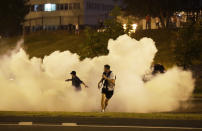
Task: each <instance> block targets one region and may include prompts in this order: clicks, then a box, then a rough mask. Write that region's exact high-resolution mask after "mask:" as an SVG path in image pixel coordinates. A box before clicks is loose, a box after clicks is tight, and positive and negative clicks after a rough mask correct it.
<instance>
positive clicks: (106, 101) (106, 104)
mask: <svg viewBox="0 0 202 131" xmlns="http://www.w3.org/2000/svg"><path fill="white" fill-rule="evenodd" d="M108 103H109V100H108V99H105V108H104V109H106V108H107V106H108Z"/></svg>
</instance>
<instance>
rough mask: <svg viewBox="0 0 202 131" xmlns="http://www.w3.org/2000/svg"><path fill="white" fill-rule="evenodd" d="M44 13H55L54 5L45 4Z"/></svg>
mask: <svg viewBox="0 0 202 131" xmlns="http://www.w3.org/2000/svg"><path fill="white" fill-rule="evenodd" d="M44 7H45V8H44V11H56V4H50V3H48V4H45V6H44Z"/></svg>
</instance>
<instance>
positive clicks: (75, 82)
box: [65, 71, 88, 91]
mask: <svg viewBox="0 0 202 131" xmlns="http://www.w3.org/2000/svg"><path fill="white" fill-rule="evenodd" d="M70 74H71V75H72V79H67V80H65V81H66V82H69V81H72V86H74V87H75V89H76V91H81V84H83V85H84V86H85V87H86V88H88V86H87V85H86V84H85V83H84V82H83V81H81V80H80V78H79V77H78V76H77V75H76V71H72V72H71V73H70Z"/></svg>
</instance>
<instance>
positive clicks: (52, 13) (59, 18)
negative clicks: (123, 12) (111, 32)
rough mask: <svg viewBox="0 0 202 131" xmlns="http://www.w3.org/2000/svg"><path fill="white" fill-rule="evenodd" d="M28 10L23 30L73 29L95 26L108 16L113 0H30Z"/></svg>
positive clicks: (113, 4)
mask: <svg viewBox="0 0 202 131" xmlns="http://www.w3.org/2000/svg"><path fill="white" fill-rule="evenodd" d="M29 4H30V12H29V14H28V15H27V16H26V17H25V23H24V30H25V31H26V32H30V31H31V32H34V31H38V30H57V29H66V30H73V29H74V28H75V25H77V24H78V25H79V26H80V27H81V28H82V27H83V26H86V25H90V26H95V25H97V24H98V22H100V21H104V20H105V19H106V18H108V17H109V13H110V11H111V10H112V9H113V8H114V6H115V2H114V0H30V1H29Z"/></svg>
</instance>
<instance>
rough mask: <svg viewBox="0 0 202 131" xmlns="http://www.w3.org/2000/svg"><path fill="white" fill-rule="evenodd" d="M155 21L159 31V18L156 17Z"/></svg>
mask: <svg viewBox="0 0 202 131" xmlns="http://www.w3.org/2000/svg"><path fill="white" fill-rule="evenodd" d="M155 21H156V28H157V29H159V28H160V19H159V17H156V18H155Z"/></svg>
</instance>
